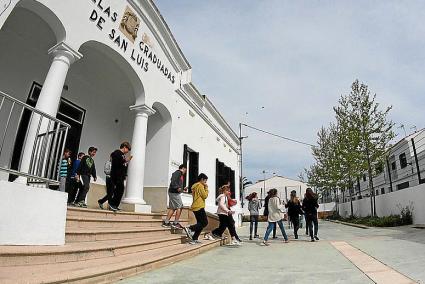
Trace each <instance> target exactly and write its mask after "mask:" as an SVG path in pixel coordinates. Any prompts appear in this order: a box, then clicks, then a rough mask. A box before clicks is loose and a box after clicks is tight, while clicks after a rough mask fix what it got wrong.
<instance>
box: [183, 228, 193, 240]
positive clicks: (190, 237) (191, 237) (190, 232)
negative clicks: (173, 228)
mask: <svg viewBox="0 0 425 284" xmlns="http://www.w3.org/2000/svg"><path fill="white" fill-rule="evenodd" d="M183 230H184V232H185V233H186V236H187V237H188V239H189V240H192V239H193V232H192V230H191V229H190V228H189V227H183Z"/></svg>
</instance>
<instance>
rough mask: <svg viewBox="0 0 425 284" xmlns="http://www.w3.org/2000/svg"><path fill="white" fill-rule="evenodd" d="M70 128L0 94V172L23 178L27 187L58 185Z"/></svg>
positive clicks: (6, 95) (8, 96)
mask: <svg viewBox="0 0 425 284" xmlns="http://www.w3.org/2000/svg"><path fill="white" fill-rule="evenodd" d="M24 113H25V115H23V114H24ZM3 117H4V119H2V118H3ZM70 127H71V126H70V125H69V124H67V123H65V122H63V121H61V120H59V119H57V118H55V117H53V116H51V115H49V114H47V113H44V112H42V111H40V110H38V109H36V108H34V107H32V106H30V105H28V104H26V103H23V102H21V101H19V100H18V99H16V98H14V97H12V96H10V95H9V94H6V93H5V92H2V91H0V171H3V172H6V173H8V174H11V175H16V176H19V177H24V178H26V179H27V184H29V185H34V184H36V183H41V184H45V185H46V187H49V186H50V185H58V184H59V171H60V162H61V157H62V153H63V151H64V148H65V143H66V138H67V134H68V129H69V128H70ZM22 138H24V139H22ZM17 147H18V148H17ZM18 149H20V150H21V152H20V153H19V152H17V151H18Z"/></svg>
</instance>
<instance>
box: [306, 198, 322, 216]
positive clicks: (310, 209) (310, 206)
mask: <svg viewBox="0 0 425 284" xmlns="http://www.w3.org/2000/svg"><path fill="white" fill-rule="evenodd" d="M317 208H319V204H318V203H317V198H312V199H307V198H304V200H303V210H304V212H305V214H306V215H316V214H317Z"/></svg>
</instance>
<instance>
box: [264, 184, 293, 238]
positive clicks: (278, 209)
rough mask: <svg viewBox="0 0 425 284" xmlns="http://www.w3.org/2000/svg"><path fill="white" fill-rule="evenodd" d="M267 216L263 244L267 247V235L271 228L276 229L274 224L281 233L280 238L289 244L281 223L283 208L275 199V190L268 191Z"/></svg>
mask: <svg viewBox="0 0 425 284" xmlns="http://www.w3.org/2000/svg"><path fill="white" fill-rule="evenodd" d="M268 209H269V215H268V219H267V221H268V222H269V224H268V226H267V230H266V234H265V235H264V241H263V244H264V245H266V246H268V245H270V244H269V243H268V239H269V235H270V233H271V232H272V230H273V228H274V227H276V223H277V224H278V225H279V228H280V231H281V232H282V236H283V238H284V242H285V243H287V242H289V240H288V236H287V235H286V232H285V227H284V226H283V221H282V219H283V218H282V213H283V210H284V206H283V205H281V204H280V199H279V197H277V189H276V188H272V189H270V199H269V204H268Z"/></svg>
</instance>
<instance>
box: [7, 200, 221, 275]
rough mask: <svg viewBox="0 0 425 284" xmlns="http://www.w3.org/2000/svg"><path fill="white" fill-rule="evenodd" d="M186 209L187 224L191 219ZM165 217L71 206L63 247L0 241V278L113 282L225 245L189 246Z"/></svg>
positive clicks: (211, 243) (219, 243) (212, 243)
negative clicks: (166, 223)
mask: <svg viewBox="0 0 425 284" xmlns="http://www.w3.org/2000/svg"><path fill="white" fill-rule="evenodd" d="M185 214H186V215H185ZM185 214H182V215H185V216H186V217H187V218H186V219H182V222H181V223H182V224H183V225H185V224H187V222H188V221H189V219H192V218H191V217H190V214H191V213H189V212H188V211H186V212H185ZM162 218H163V215H162V214H139V213H130V212H118V213H113V212H111V211H106V210H95V209H81V208H68V213H67V224H66V244H65V245H64V246H0V283H64V282H66V283H111V282H114V281H117V280H120V279H122V278H125V277H129V276H132V275H135V274H138V273H141V272H144V271H148V270H151V269H154V268H158V267H161V266H164V265H167V264H171V263H173V262H176V261H179V260H183V259H186V258H190V257H192V256H194V255H197V254H199V253H201V252H203V251H206V250H208V249H211V248H214V247H217V246H220V245H222V244H223V241H221V240H216V241H207V240H203V241H202V244H199V245H189V244H187V239H186V236H185V235H184V234H182V232H181V231H174V230H173V231H172V230H170V229H167V228H163V227H161V222H162ZM209 218H210V219H214V218H213V216H209ZM212 221H213V222H212V223H214V222H216V220H212Z"/></svg>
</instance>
